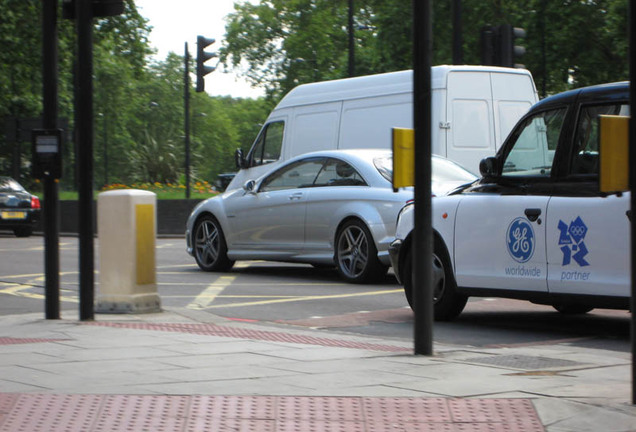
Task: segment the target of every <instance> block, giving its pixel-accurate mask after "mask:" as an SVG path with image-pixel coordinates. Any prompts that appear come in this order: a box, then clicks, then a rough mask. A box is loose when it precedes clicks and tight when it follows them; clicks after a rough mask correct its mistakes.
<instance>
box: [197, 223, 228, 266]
mask: <svg viewBox="0 0 636 432" xmlns="http://www.w3.org/2000/svg"><path fill="white" fill-rule="evenodd" d="M192 240H193V245H194V259H195V260H196V262H197V264H198V265H199V267H200V268H201V270H205V271H227V270H229V269H231V268H232V266H233V265H234V261H232V260H230V259H229V258H228V257H227V244H226V243H225V236H224V235H223V230H221V225H220V224H219V222H218V221H217V220H216V218H214V216H212V215H209V214H207V215H204V216H202V217H201V218H199V220H198V221H197V222H196V224H195V226H194V234H193V236H192Z"/></svg>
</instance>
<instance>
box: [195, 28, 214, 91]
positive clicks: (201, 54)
mask: <svg viewBox="0 0 636 432" xmlns="http://www.w3.org/2000/svg"><path fill="white" fill-rule="evenodd" d="M214 42H216V41H215V40H214V39H208V38H206V37H203V36H197V89H196V91H197V92H198V93H200V92H202V91H204V90H205V81H204V79H203V77H204V76H206V75H207V74H209V73H210V72H213V71H214V70H215V69H216V68H215V67H214V66H206V65H205V64H204V63H205V62H206V61H208V60H210V59H211V58H214V57H216V53H210V52H206V51H205V48H206V47H208V46H210V45H212V44H213V43H214Z"/></svg>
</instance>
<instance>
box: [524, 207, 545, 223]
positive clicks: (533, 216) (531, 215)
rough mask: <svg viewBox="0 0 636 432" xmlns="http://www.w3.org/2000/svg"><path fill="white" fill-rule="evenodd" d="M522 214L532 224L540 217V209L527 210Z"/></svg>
mask: <svg viewBox="0 0 636 432" xmlns="http://www.w3.org/2000/svg"><path fill="white" fill-rule="evenodd" d="M524 213H525V214H526V217H527V218H528V220H529V221H530V222H534V221H536V220H537V219H539V216H541V209H538V208H528V209H526V210H525V211H524Z"/></svg>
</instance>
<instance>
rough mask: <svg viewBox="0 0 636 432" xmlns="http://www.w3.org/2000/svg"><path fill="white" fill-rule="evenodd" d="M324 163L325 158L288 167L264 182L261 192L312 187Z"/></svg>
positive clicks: (307, 160) (313, 159)
mask: <svg viewBox="0 0 636 432" xmlns="http://www.w3.org/2000/svg"><path fill="white" fill-rule="evenodd" d="M324 163H325V159H324V158H311V159H305V160H302V161H299V162H296V163H293V164H290V165H287V166H286V167H283V168H281V169H279V170H278V171H276V172H275V173H274V174H272V175H270V176H269V177H267V178H266V179H265V180H263V183H262V184H261V187H260V189H259V192H270V191H275V190H283V189H296V188H303V187H311V186H313V184H314V180H315V179H316V176H317V175H318V173H319V172H320V169H321V168H322V166H323V165H324Z"/></svg>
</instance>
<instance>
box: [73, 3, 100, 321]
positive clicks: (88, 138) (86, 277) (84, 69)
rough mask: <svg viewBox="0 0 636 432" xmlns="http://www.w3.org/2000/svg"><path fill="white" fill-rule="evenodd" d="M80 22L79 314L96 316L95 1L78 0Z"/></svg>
mask: <svg viewBox="0 0 636 432" xmlns="http://www.w3.org/2000/svg"><path fill="white" fill-rule="evenodd" d="M75 16H76V21H75V23H76V26H77V41H78V46H77V78H76V83H77V87H76V93H75V97H76V112H75V121H76V139H77V153H78V163H79V283H80V286H79V300H80V305H79V318H80V320H81V321H89V320H93V319H94V318H95V311H94V304H93V302H94V298H95V274H94V273H95V262H94V260H95V258H94V257H95V247H94V239H93V236H94V233H95V229H94V222H93V221H94V211H93V3H92V2H91V1H89V0H76V1H75Z"/></svg>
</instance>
